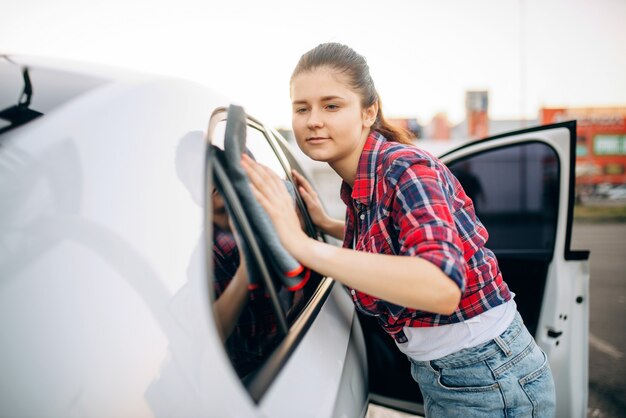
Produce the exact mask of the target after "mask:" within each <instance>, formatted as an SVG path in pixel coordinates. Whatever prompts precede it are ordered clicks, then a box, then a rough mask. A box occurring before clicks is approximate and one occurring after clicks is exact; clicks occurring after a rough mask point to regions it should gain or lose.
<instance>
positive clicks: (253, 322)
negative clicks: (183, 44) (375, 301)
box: [211, 122, 321, 381]
mask: <svg viewBox="0 0 626 418" xmlns="http://www.w3.org/2000/svg"><path fill="white" fill-rule="evenodd" d="M225 125H226V123H225V122H219V123H218V124H217V125H216V126H215V129H214V130H213V133H212V135H211V141H212V144H213V145H214V146H216V147H217V148H219V149H223V146H224V145H223V144H224V132H225ZM246 137H247V139H246V147H247V151H248V152H249V153H250V154H251V155H252V156H253V158H254V159H255V160H256V161H258V162H260V163H262V164H264V165H266V166H268V167H270V168H271V169H272V170H273V171H274V172H275V173H276V174H278V175H279V177H280V178H282V179H283V180H285V181H289V180H288V176H287V174H286V172H285V169H284V168H283V165H282V163H281V160H280V159H279V158H278V156H277V155H276V153H275V152H274V149H273V147H272V146H271V145H270V143H269V142H268V137H267V136H266V134H265V132H264V131H261V130H260V129H257V128H256V127H254V126H248V128H247V133H246ZM225 181H228V179H226V180H225ZM219 182H220V180H219V179H214V184H217V183H219ZM222 189H223V188H222V187H218V190H222ZM211 199H212V204H213V229H214V235H213V248H212V258H213V274H212V277H213V283H212V287H213V291H214V292H213V293H214V300H213V303H214V312H215V314H216V315H215V317H216V320H217V321H218V328H223V327H224V325H225V324H226V325H228V326H230V328H229V331H230V332H228V333H224V334H223V337H224V346H225V349H226V351H227V352H228V356H229V357H230V359H231V361H232V363H233V366H234V368H235V370H236V371H237V373H238V375H239V376H240V378H242V380H244V381H249V380H250V379H252V378H253V377H254V374H255V372H256V371H257V370H258V369H259V368H260V367H261V366H262V365H263V364H264V361H265V360H266V359H267V358H268V357H269V355H270V354H271V353H272V351H273V350H274V348H275V347H276V345H277V344H279V343H280V342H281V341H282V340H283V338H284V335H285V333H284V332H282V331H281V326H280V325H281V324H280V322H281V320H282V321H285V322H283V323H285V324H287V325H288V326H290V325H291V324H293V323H294V321H295V320H296V319H297V318H298V315H299V314H300V313H301V312H302V310H303V309H304V307H305V306H306V304H307V302H308V301H309V300H310V298H311V297H312V295H313V294H314V293H315V291H316V290H317V287H318V285H319V283H320V281H321V278H320V276H319V275H317V274H315V273H314V272H311V273H310V275H309V276H308V277H309V279H308V281H307V284H306V285H305V286H304V287H302V288H300V289H298V290H295V291H291V290H288V289H287V287H286V286H285V285H283V283H282V281H281V274H279V273H278V272H277V271H274V270H273V268H274V267H273V264H272V263H271V260H269V259H268V257H269V255H268V254H267V253H265V252H264V251H263V250H264V248H263V243H259V246H260V247H261V252H262V253H263V254H262V257H261V259H260V260H259V259H254V257H255V256H254V255H252V254H253V253H251V252H250V251H249V250H247V249H244V250H242V249H241V245H243V246H244V248H248V247H246V245H247V243H248V241H247V240H248V239H258V237H245V236H244V235H242V234H238V233H237V232H236V230H237V222H233V220H232V219H230V216H231V215H229V213H240V214H242V213H243V211H237V210H234V211H233V208H234V207H235V206H236V205H241V203H239V202H238V201H237V202H233V199H237V197H236V196H234V197H233V196H226V197H225V196H222V195H221V194H220V193H219V192H218V191H217V190H214V192H213V195H212V198H211ZM229 208H230V209H229ZM238 216H241V215H238ZM237 237H243V238H237ZM242 263H244V264H245V266H248V267H249V268H247V271H248V276H249V280H250V283H251V285H250V286H248V288H247V289H244V290H245V291H246V295H245V297H241V293H239V295H240V297H239V299H238V300H239V301H240V302H241V304H234V305H233V304H231V303H229V304H228V306H230V308H229V310H224V309H223V308H222V307H220V305H221V302H220V299H221V298H223V297H224V296H223V295H226V299H222V301H223V300H228V298H230V297H231V296H229V293H232V294H235V293H236V292H237V290H236V288H235V287H233V288H231V292H229V291H228V288H229V287H230V286H231V283H235V285H236V286H240V285H241V282H240V281H238V280H235V279H234V278H235V276H236V273H237V271H238V269H241V267H242ZM259 264H262V265H263V269H265V271H268V272H269V276H270V277H265V276H263V274H262V270H263V269H261V268H260V266H259ZM268 281H269V283H268ZM220 312H221V313H222V314H221V315H220ZM233 313H234V314H236V315H235V317H236V318H235V323H234V325H233V324H229V316H230V317H231V318H232V315H233ZM231 325H232V326H231Z"/></svg>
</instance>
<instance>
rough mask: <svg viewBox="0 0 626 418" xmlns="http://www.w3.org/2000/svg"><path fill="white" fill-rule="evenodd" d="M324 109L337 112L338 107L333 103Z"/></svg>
mask: <svg viewBox="0 0 626 418" xmlns="http://www.w3.org/2000/svg"><path fill="white" fill-rule="evenodd" d="M326 109H328V110H339V105H336V104H334V103H330V104H327V105H326Z"/></svg>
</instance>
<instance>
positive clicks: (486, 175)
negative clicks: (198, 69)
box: [0, 56, 589, 417]
mask: <svg viewBox="0 0 626 418" xmlns="http://www.w3.org/2000/svg"><path fill="white" fill-rule="evenodd" d="M215 83H216V84H219V80H215ZM233 109H235V108H234V107H232V106H231V103H230V101H229V100H228V99H226V98H224V97H222V96H220V95H218V94H217V93H215V92H213V91H212V90H210V89H208V88H207V87H205V86H201V85H198V84H195V83H191V82H188V81H184V80H177V79H171V78H165V77H161V76H154V75H145V74H136V73H130V72H125V71H121V70H117V69H109V68H106V69H105V68H101V67H94V66H86V65H83V64H77V63H67V62H61V61H54V60H44V59H40V58H33V57H22V56H3V57H0V121H1V124H0V277H1V280H0V330H1V332H2V344H0V368H1V370H2V374H1V377H0V416H11V417H25V416H42V417H43V416H106V417H110V416H116V417H123V416H132V417H139V416H147V417H152V416H155V417H162V416H178V417H184V416H194V417H197V416H219V417H240V416H250V417H254V416H259V417H261V416H263V417H293V416H298V417H307V416H311V417H313V416H315V417H336V416H347V417H359V416H361V417H362V416H364V415H365V414H366V411H367V408H368V405H369V403H370V402H371V403H376V404H379V405H384V406H387V407H390V408H392V409H397V410H401V411H406V412H412V413H417V414H420V413H423V406H422V401H421V397H420V393H419V388H418V386H417V384H416V383H415V382H414V381H413V380H412V378H411V376H410V372H409V363H408V360H407V359H406V357H404V356H403V355H402V354H401V353H400V352H399V351H398V350H397V348H396V347H395V344H394V343H393V341H392V340H391V339H390V338H389V337H388V336H387V335H384V332H382V330H381V328H380V327H379V326H378V325H377V324H376V321H375V318H367V317H362V316H360V315H359V314H357V313H356V311H355V309H354V306H353V304H352V301H351V298H350V296H349V294H348V293H347V292H346V290H345V289H344V288H343V287H342V286H341V285H340V284H339V283H336V282H335V281H334V280H333V279H332V278H331V277H322V276H320V275H318V274H316V273H315V272H311V271H307V270H306V269H304V270H303V269H300V270H298V271H295V272H285V271H283V270H281V268H280V263H278V262H277V260H276V259H275V256H274V255H273V254H274V253H273V252H272V251H270V248H269V247H270V246H271V245H270V243H269V242H268V241H267V237H265V236H263V237H262V236H261V235H260V234H258V233H257V232H258V230H257V228H258V222H257V221H258V220H257V217H258V216H259V215H258V214H255V213H254V212H251V211H250V208H249V207H248V205H246V204H245V203H244V202H246V198H245V196H244V195H242V192H241V190H239V189H238V188H237V187H236V184H235V183H236V178H235V177H236V176H235V175H234V174H233V173H235V174H236V167H233V166H232V165H233V160H232V159H230V160H229V159H228V155H227V154H228V153H229V146H228V145H227V144H228V143H229V138H231V135H240V136H241V135H244V136H245V141H246V142H245V145H246V146H245V152H249V153H250V154H251V155H252V156H253V157H254V158H256V159H257V161H259V162H261V163H263V164H265V165H267V166H269V167H270V168H271V169H272V170H274V171H275V172H276V173H278V174H279V175H280V176H281V177H282V178H283V179H284V181H285V182H286V183H287V184H290V183H292V182H293V179H292V177H291V170H292V169H295V170H298V171H301V172H302V168H301V166H300V164H299V163H298V161H297V160H296V158H295V157H294V154H293V153H292V151H291V148H290V145H289V144H288V143H287V141H285V140H284V139H283V138H282V137H281V136H280V135H279V134H278V133H277V132H276V131H275V130H274V129H272V128H271V127H269V126H267V125H265V124H263V122H262V121H259V120H257V119H255V118H253V117H252V116H249V115H246V114H243V116H242V114H241V113H239V116H238V117H235V116H233V115H234V111H233ZM242 132H243V133H244V134H242ZM575 132H576V129H575V122H566V123H560V124H556V125H550V126H542V127H537V128H532V129H527V130H524V131H519V132H514V133H511V134H505V135H498V136H496V137H492V138H487V139H484V140H480V141H475V142H472V143H468V144H465V145H464V146H462V147H460V148H458V149H455V150H452V151H449V152H447V153H446V154H445V155H443V156H442V157H441V158H442V160H443V161H444V162H445V163H446V164H448V165H449V167H450V168H451V169H452V170H453V172H455V173H456V175H457V176H458V177H459V178H460V179H461V181H462V182H463V183H464V186H465V188H466V190H467V191H468V193H470V195H471V196H472V197H473V199H474V200H475V203H476V206H477V209H478V214H479V216H480V218H481V219H482V220H483V222H484V223H485V224H486V226H487V229H488V230H489V232H490V240H489V246H490V248H491V249H493V250H494V252H495V254H496V255H497V258H498V260H499V263H500V266H501V268H502V270H503V274H504V277H505V280H506V281H507V283H509V285H510V287H511V289H512V290H513V291H514V292H515V294H516V301H517V304H518V307H519V310H520V312H521V314H522V316H523V318H524V320H525V322H526V325H527V326H528V328H529V329H530V331H531V332H532V333H533V334H534V336H535V338H536V340H537V342H538V343H539V345H540V346H541V347H542V348H543V349H544V351H546V353H547V355H548V358H549V361H550V364H551V367H552V370H553V373H554V377H555V381H556V387H557V402H558V404H557V408H558V415H559V416H563V417H583V416H585V415H586V405H587V385H588V383H587V358H588V352H587V349H588V324H589V317H588V311H589V310H588V309H589V298H588V295H589V290H588V286H589V264H588V256H589V253H588V252H586V251H572V250H571V246H570V244H571V229H572V219H573V218H572V215H573V214H572V210H573V198H574V162H575V154H574V150H575V139H576V135H575ZM303 174H304V175H305V176H306V175H307V173H303ZM294 202H295V205H296V206H297V207H298V208H299V211H300V213H301V217H302V225H303V228H304V229H305V230H306V231H307V233H308V234H309V235H310V236H311V237H314V238H316V239H319V240H327V237H325V236H324V235H323V234H322V233H320V231H318V230H317V229H316V228H315V227H314V226H313V224H312V222H311V220H310V218H309V216H308V214H307V211H306V207H305V206H304V204H303V201H302V199H301V198H300V197H299V196H298V194H297V191H295V194H294ZM244 266H245V268H247V270H248V272H250V273H251V274H249V277H250V279H249V280H248V281H243V282H242V281H241V280H240V279H241V277H245V276H241V275H240V274H239V273H240V272H241V269H242V268H243V267H244ZM292 273H293V274H292ZM293 280H295V282H294V281H293ZM238 286H239V287H238ZM237 290H242V291H243V292H241V293H237ZM228 298H231V299H228ZM233 301H235V302H233Z"/></svg>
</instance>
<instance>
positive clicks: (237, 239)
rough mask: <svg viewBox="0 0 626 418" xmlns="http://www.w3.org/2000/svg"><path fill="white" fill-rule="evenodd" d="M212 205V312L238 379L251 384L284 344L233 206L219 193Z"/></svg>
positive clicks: (215, 192)
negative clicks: (244, 244)
mask: <svg viewBox="0 0 626 418" xmlns="http://www.w3.org/2000/svg"><path fill="white" fill-rule="evenodd" d="M211 201H212V205H213V206H212V207H213V247H212V249H211V252H212V253H211V259H212V260H213V263H212V265H213V274H212V277H213V283H212V290H213V313H214V317H215V320H216V322H217V328H218V330H219V331H220V335H221V337H222V341H223V342H224V347H225V348H226V352H227V354H228V357H229V358H230V360H231V362H232V365H233V367H234V369H235V371H236V372H237V375H238V376H239V377H240V378H241V379H246V378H249V377H250V376H251V375H252V374H253V373H254V372H255V371H256V370H257V369H258V368H259V366H261V364H262V363H263V361H264V359H265V358H267V356H268V355H269V354H270V353H271V351H272V350H273V349H274V347H276V345H277V344H278V342H279V341H280V335H279V332H278V327H277V312H276V310H275V309H274V306H273V305H272V300H271V299H270V296H269V294H268V293H267V292H266V289H265V286H263V284H262V282H261V278H260V277H259V275H258V268H257V267H255V265H254V260H253V259H252V258H251V257H250V256H249V253H248V252H246V251H245V250H244V248H242V246H241V244H240V243H241V242H242V241H241V240H242V238H241V237H242V235H241V233H240V232H239V228H238V224H237V222H236V221H234V220H233V219H232V218H231V215H230V214H229V211H231V210H232V209H230V206H229V203H228V201H227V200H226V199H224V197H223V195H222V194H221V193H220V192H218V191H217V190H214V191H213V193H212V195H211ZM231 213H232V212H231Z"/></svg>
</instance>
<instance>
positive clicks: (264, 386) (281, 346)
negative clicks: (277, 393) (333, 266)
mask: <svg viewBox="0 0 626 418" xmlns="http://www.w3.org/2000/svg"><path fill="white" fill-rule="evenodd" d="M227 112H228V109H227V108H225V107H220V108H217V109H215V110H214V111H213V113H212V115H211V118H210V121H209V128H208V131H207V142H208V146H207V147H206V149H207V151H206V156H205V173H204V176H205V179H204V182H205V196H207V199H206V203H205V205H204V206H205V223H206V225H207V228H205V231H206V232H205V233H206V236H205V239H204V242H205V253H206V254H209V252H208V251H209V249H211V248H212V245H213V228H212V203H211V199H209V198H208V197H209V196H210V192H211V191H212V188H213V186H214V182H213V177H214V173H215V176H216V177H217V176H219V177H220V178H219V181H220V183H222V184H221V187H222V188H223V191H224V193H223V196H222V197H223V198H224V200H225V203H226V204H227V205H228V206H229V207H230V208H231V210H232V211H233V214H234V216H235V220H234V221H235V224H236V227H237V228H238V229H240V231H239V232H240V233H241V235H242V236H241V239H242V240H244V242H245V244H246V245H248V246H249V248H250V249H251V253H252V256H253V257H254V259H253V260H251V261H252V262H253V263H255V264H256V265H257V266H258V267H259V269H260V270H262V271H265V272H266V273H267V274H265V273H263V280H264V284H265V285H266V286H268V285H269V288H270V289H272V288H274V286H273V283H272V276H271V275H272V274H273V272H272V266H271V265H270V264H269V263H267V262H266V261H265V260H264V257H263V253H262V250H261V249H260V246H259V243H258V242H257V239H258V237H255V235H254V234H253V232H252V228H251V226H250V224H249V221H248V219H247V218H246V216H245V212H244V211H243V206H242V205H241V202H240V200H239V198H238V196H237V194H236V192H235V190H234V187H233V186H232V184H231V182H230V180H229V179H228V176H227V175H226V173H225V170H224V167H222V166H221V163H220V162H219V161H218V159H217V157H216V156H215V155H212V154H213V153H212V151H211V149H212V147H211V144H212V143H213V133H214V131H215V128H216V126H217V125H218V124H219V123H220V122H222V121H225V120H226V117H227ZM246 119H247V120H246V125H247V127H248V128H253V129H257V130H259V131H260V132H261V133H262V134H263V135H264V136H265V138H266V140H267V142H268V143H269V145H270V147H271V149H272V150H273V152H274V154H275V155H276V157H277V158H278V160H279V162H280V164H281V166H282V167H283V169H284V171H285V173H286V175H287V179H288V181H290V182H291V183H292V184H294V179H293V177H292V175H291V170H290V168H291V167H290V165H289V163H288V160H287V158H286V157H285V156H284V155H283V150H282V149H281V148H280V147H279V146H277V145H276V144H275V143H274V141H276V137H275V136H274V134H273V133H272V132H271V131H270V130H268V129H267V128H266V127H265V126H264V125H263V124H262V123H261V122H259V121H258V120H256V119H253V118H251V117H250V116H249V115H246ZM277 150H279V151H277ZM295 195H296V202H297V204H298V206H299V208H300V210H301V212H302V214H303V218H304V219H305V220H306V221H307V228H308V229H309V231H307V232H308V234H309V236H311V237H315V238H316V239H319V235H318V231H317V229H316V228H315V227H313V223H312V222H311V220H310V216H309V214H308V212H307V211H306V208H305V206H304V202H303V200H302V198H301V196H300V194H299V192H298V191H297V190H296V193H295ZM212 272H213V266H212V260H211V259H210V258H209V257H207V280H208V283H212V280H213V273H212ZM333 285H334V280H332V279H330V278H328V277H321V279H320V281H319V284H318V285H317V287H316V289H315V290H314V291H313V292H312V294H311V296H310V297H309V299H308V300H307V301H306V302H305V303H304V305H303V307H302V309H301V311H300V312H299V313H298V314H297V315H296V316H295V318H294V320H293V322H292V323H291V324H289V323H287V317H286V312H285V311H284V309H282V307H281V305H280V301H279V300H278V295H277V292H276V291H274V292H270V297H271V298H272V306H273V307H274V310H275V311H276V312H275V313H276V316H277V318H281V319H279V322H282V321H284V329H282V326H279V333H280V335H279V336H278V337H277V338H281V340H280V341H279V342H278V343H277V345H276V347H274V349H273V350H272V352H271V353H270V354H269V355H268V356H267V357H266V358H265V360H264V361H263V363H262V364H261V365H260V366H259V368H258V369H257V370H256V371H255V372H254V374H253V376H252V377H251V378H250V379H249V380H246V381H243V380H242V384H243V385H244V386H245V387H246V389H247V390H248V393H249V394H250V396H251V398H252V399H253V401H254V402H255V403H259V402H260V400H261V399H262V398H263V395H264V394H265V393H266V392H267V390H268V389H269V388H270V386H271V384H272V382H273V381H274V380H275V379H276V377H277V376H278V375H279V373H280V372H281V370H282V368H283V367H284V366H285V364H286V363H287V361H288V360H289V358H290V357H291V354H292V353H293V352H294V351H295V349H296V348H297V346H298V345H299V344H300V342H301V341H302V339H303V338H304V336H305V335H306V332H307V331H308V329H309V328H310V327H311V325H312V324H313V322H314V320H315V318H316V317H317V314H318V313H319V312H320V311H321V309H322V307H323V305H324V303H325V301H326V299H327V298H328V296H329V294H330V292H331V290H332V287H333ZM209 287H210V288H211V302H210V304H211V306H213V301H214V300H215V298H214V294H213V293H212V292H213V290H212V287H211V286H209ZM274 290H275V288H274ZM220 344H221V345H222V349H224V345H223V344H222V342H221V341H220Z"/></svg>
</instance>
